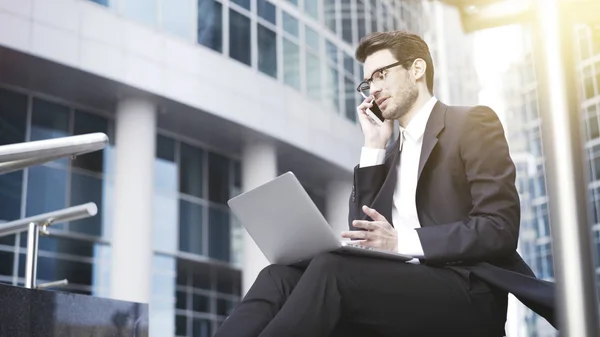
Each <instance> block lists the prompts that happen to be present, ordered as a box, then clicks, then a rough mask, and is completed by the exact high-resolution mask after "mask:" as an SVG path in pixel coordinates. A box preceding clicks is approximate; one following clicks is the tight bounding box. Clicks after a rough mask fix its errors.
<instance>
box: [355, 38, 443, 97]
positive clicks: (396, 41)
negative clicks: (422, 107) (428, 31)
mask: <svg viewBox="0 0 600 337" xmlns="http://www.w3.org/2000/svg"><path fill="white" fill-rule="evenodd" d="M383 49H389V50H390V51H391V52H392V54H393V55H394V57H395V58H396V59H397V60H398V61H401V62H403V63H402V66H403V67H404V68H406V69H408V68H409V67H410V65H411V64H412V63H413V61H414V60H415V59H417V58H420V59H423V60H424V61H425V63H426V64H427V68H426V70H425V78H426V80H427V89H428V90H429V93H430V94H432V95H433V61H432V60H431V54H430V53H429V47H428V46H427V43H425V41H423V39H422V38H421V37H420V36H418V35H416V34H413V33H411V32H407V31H401V30H396V31H391V32H377V33H372V34H370V35H367V36H365V37H363V38H362V39H361V40H360V43H359V45H358V47H357V48H356V54H355V57H356V59H357V60H358V61H359V62H360V63H364V62H365V60H366V59H367V57H368V56H369V55H371V54H373V53H375V52H377V51H380V50H383Z"/></svg>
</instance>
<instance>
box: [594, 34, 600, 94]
mask: <svg viewBox="0 0 600 337" xmlns="http://www.w3.org/2000/svg"><path fill="white" fill-rule="evenodd" d="M599 30H600V28H599ZM595 68H596V94H597V95H600V62H598V63H596V65H595Z"/></svg>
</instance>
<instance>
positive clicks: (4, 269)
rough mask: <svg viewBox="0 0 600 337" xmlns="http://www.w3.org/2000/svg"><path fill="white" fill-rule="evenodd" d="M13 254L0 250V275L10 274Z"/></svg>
mask: <svg viewBox="0 0 600 337" xmlns="http://www.w3.org/2000/svg"><path fill="white" fill-rule="evenodd" d="M14 259H15V254H14V253H13V252H4V251H0V275H6V276H12V275H13V266H14V261H15V260H14Z"/></svg>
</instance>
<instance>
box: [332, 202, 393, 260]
mask: <svg viewBox="0 0 600 337" xmlns="http://www.w3.org/2000/svg"><path fill="white" fill-rule="evenodd" d="M362 209H363V212H365V214H366V215H368V216H369V217H371V219H373V220H374V221H367V220H354V221H353V222H352V225H353V226H354V227H356V228H362V229H365V230H364V231H345V232H342V237H343V238H349V239H358V241H353V243H356V244H359V245H363V246H368V247H373V248H378V249H383V250H389V251H392V252H397V251H398V232H397V231H396V230H395V229H394V227H392V225H390V223H389V222H388V221H387V219H386V218H385V217H384V216H383V215H381V214H379V212H377V211H376V210H374V209H372V208H369V207H367V206H363V208H362Z"/></svg>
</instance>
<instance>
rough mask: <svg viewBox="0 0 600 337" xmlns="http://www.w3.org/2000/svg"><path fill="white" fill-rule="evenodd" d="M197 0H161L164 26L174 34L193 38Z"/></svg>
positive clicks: (189, 38)
mask: <svg viewBox="0 0 600 337" xmlns="http://www.w3.org/2000/svg"><path fill="white" fill-rule="evenodd" d="M194 1H195V0H160V3H161V6H160V14H161V23H162V28H163V29H164V30H165V31H167V32H169V33H171V34H174V35H177V36H180V37H183V38H185V39H188V40H191V39H192V38H193V36H194V27H195V26H196V22H194V20H195V17H194V10H193V9H194V7H195V6H194Z"/></svg>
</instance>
